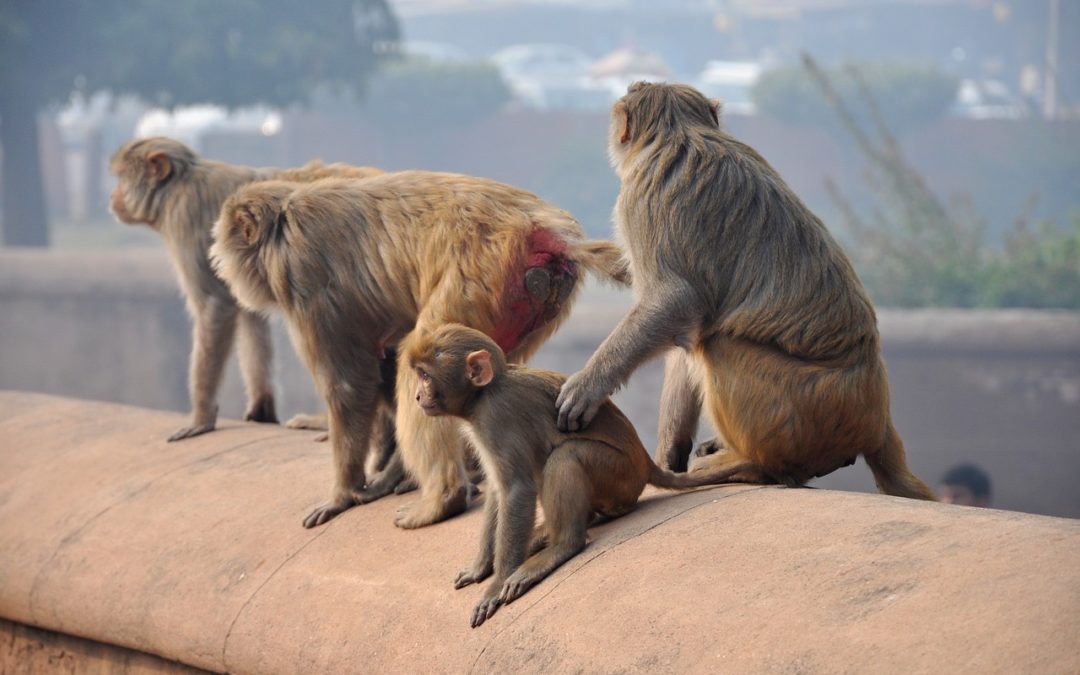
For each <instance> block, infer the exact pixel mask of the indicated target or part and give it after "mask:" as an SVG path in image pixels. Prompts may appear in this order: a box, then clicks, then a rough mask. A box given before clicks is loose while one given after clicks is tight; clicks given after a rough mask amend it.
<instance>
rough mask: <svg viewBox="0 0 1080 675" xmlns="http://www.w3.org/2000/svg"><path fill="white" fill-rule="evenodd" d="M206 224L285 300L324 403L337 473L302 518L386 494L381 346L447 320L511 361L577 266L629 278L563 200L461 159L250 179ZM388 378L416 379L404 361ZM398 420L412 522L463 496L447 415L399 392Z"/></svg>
mask: <svg viewBox="0 0 1080 675" xmlns="http://www.w3.org/2000/svg"><path fill="white" fill-rule="evenodd" d="M214 239H215V242H214V246H213V250H212V256H213V257H214V258H215V265H216V268H217V270H218V271H219V273H220V274H221V276H222V278H224V279H225V280H226V281H227V282H228V283H229V285H230V287H231V288H232V290H233V292H234V293H235V294H236V296H237V297H238V298H239V300H240V302H241V303H242V304H243V305H244V306H245V307H247V308H250V309H253V310H264V309H268V308H270V307H273V306H276V307H278V308H279V309H280V310H281V311H282V313H283V314H284V316H285V320H286V324H287V325H288V327H289V333H290V335H291V337H292V340H293V343H294V344H295V346H296V348H297V351H298V352H299V353H300V354H301V356H302V357H303V359H304V361H305V363H306V364H307V366H308V368H309V369H310V370H311V372H312V375H313V377H314V379H315V382H316V385H317V387H318V389H319V391H320V392H321V393H322V395H323V397H324V398H325V399H326V402H327V406H328V409H329V413H328V414H329V427H330V443H331V446H332V447H331V449H332V451H333V454H334V460H335V467H336V469H335V481H334V488H333V491H332V493H331V497H330V500H329V501H328V502H326V503H325V504H323V505H321V506H319V507H318V508H316V509H315V511H313V512H312V513H311V514H310V515H309V516H308V517H307V518H306V519H305V521H304V525H305V526H306V527H314V526H316V525H321V524H322V523H325V522H326V521H328V520H330V519H331V518H333V517H334V516H336V515H338V514H339V513H341V512H343V511H344V510H346V509H348V508H350V507H352V506H354V505H355V504H358V503H363V502H365V501H369V500H371V499H375V498H378V497H380V496H382V495H383V494H386V493H387V492H388V491H389V489H390V488H391V487H392V485H391V483H392V482H393V481H392V479H396V477H399V476H400V472H399V471H398V472H397V473H395V471H394V470H392V469H396V468H397V467H395V466H390V467H388V468H387V470H386V471H384V472H383V473H384V475H383V476H380V478H379V479H378V480H376V481H374V482H373V483H372V484H371V485H367V482H366V475H365V471H364V458H365V455H366V453H367V450H368V438H369V435H370V433H371V427H372V415H373V410H374V408H375V401H376V398H377V394H376V390H377V388H378V386H379V384H380V382H382V381H383V378H382V376H381V375H380V372H379V368H378V362H379V359H380V356H381V355H383V354H385V353H386V351H387V349H389V348H392V347H397V349H398V353H399V354H404V353H405V351H407V347H408V345H409V344H410V341H411V340H412V339H414V336H415V334H416V333H417V332H418V331H422V330H424V329H431V328H434V327H435V326H438V325H441V324H443V323H447V322H451V321H453V322H458V323H463V324H466V325H468V326H470V327H473V328H476V329H478V330H481V331H483V332H484V333H487V334H489V335H491V336H492V337H493V338H494V339H495V341H496V343H498V344H499V345H500V347H501V348H503V349H504V351H506V353H507V354H508V359H509V360H511V361H514V362H521V361H524V360H525V359H527V358H528V357H529V356H530V355H532V354H533V353H534V352H535V351H536V349H537V348H539V346H540V345H541V344H542V343H543V342H544V341H545V340H546V339H547V338H548V337H549V336H550V335H551V334H552V333H553V332H554V331H555V329H556V328H557V327H558V326H559V324H560V323H561V322H562V320H563V319H564V318H565V317H566V316H567V314H568V313H569V311H570V306H571V303H572V302H573V299H574V296H575V294H576V292H577V290H578V289H579V288H580V286H581V283H582V282H583V280H584V279H583V272H584V270H586V269H588V270H592V271H594V272H596V273H599V274H600V275H602V276H604V277H606V278H610V279H613V280H616V281H619V282H621V283H627V282H628V278H627V270H626V267H625V263H624V261H623V259H622V252H621V250H619V249H618V247H616V246H614V245H613V244H610V243H608V242H593V241H587V240H585V239H584V233H583V232H582V230H581V226H580V225H578V223H577V221H575V220H574V219H573V218H572V217H571V216H570V214H568V213H566V212H565V211H563V210H561V209H558V208H555V207H554V206H552V205H550V204H548V203H546V202H544V201H543V200H541V199H540V198H538V197H536V196H535V195H533V194H531V193H528V192H525V191H523V190H519V189H517V188H515V187H512V186H509V185H505V184H503V183H498V182H496V181H491V180H487V179H482V178H473V177H470V176H462V175H458V174H446V173H433V172H427V171H402V172H397V173H389V174H385V175H382V176H377V177H374V178H369V179H366V180H361V181H356V180H341V179H329V180H323V181H316V182H313V183H309V184H303V185H296V184H292V183H286V182H280V181H267V182H262V183H257V184H252V185H248V186H245V187H243V188H241V189H240V190H238V191H237V192H236V193H235V194H234V195H233V196H232V197H230V198H229V200H228V201H227V202H226V204H225V205H224V207H223V208H222V212H221V217H220V218H219V220H218V223H217V225H216V227H215V230H214ZM399 358H403V357H399ZM395 389H396V391H398V392H411V391H415V389H416V375H415V373H414V372H413V371H412V370H411V369H409V368H405V367H401V365H400V361H399V367H398V369H397V380H396V385H395ZM396 419H397V424H396V431H397V442H398V450H399V453H398V456H399V457H400V460H401V461H402V462H403V465H404V468H405V469H407V470H408V472H409V474H410V475H411V476H412V477H413V478H415V479H416V481H417V483H418V484H419V487H420V490H421V494H420V500H419V501H418V502H416V503H415V504H413V505H411V507H407V508H405V509H403V510H402V511H401V512H399V514H398V516H397V518H396V520H395V523H396V524H397V525H398V526H400V527H405V528H412V527H421V526H424V525H428V524H431V523H434V522H438V521H440V520H443V519H445V518H448V517H450V516H453V515H456V514H458V513H460V512H462V511H464V510H465V508H466V507H467V494H468V481H467V477H466V465H465V457H466V447H465V442H464V439H463V438H462V437H461V434H460V431H459V430H458V428H457V425H455V424H454V423H452V422H451V421H449V420H442V419H429V418H427V417H425V416H424V414H423V413H422V411H420V410H419V409H418V408H417V407H416V406H413V405H399V406H397V418H396Z"/></svg>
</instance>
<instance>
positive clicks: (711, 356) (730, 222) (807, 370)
mask: <svg viewBox="0 0 1080 675" xmlns="http://www.w3.org/2000/svg"><path fill="white" fill-rule="evenodd" d="M609 149H610V153H611V159H612V163H613V164H614V166H615V171H616V173H617V174H618V175H619V178H620V179H621V181H622V189H621V191H620V193H619V198H618V200H617V202H616V205H615V220H616V224H617V227H618V229H619V231H620V233H621V234H622V236H623V238H624V240H625V241H626V243H627V245H628V247H629V252H628V254H629V257H630V268H631V270H632V272H633V277H634V290H635V296H636V299H635V302H634V305H633V307H632V308H631V310H630V312H629V313H628V314H627V315H626V317H624V318H623V320H622V321H621V322H620V323H619V325H618V326H617V327H616V328H615V330H614V331H613V332H612V333H611V335H609V336H608V337H607V339H605V340H604V342H603V344H601V345H600V347H599V349H598V350H597V351H596V353H595V354H593V355H592V357H591V358H590V359H589V361H588V363H587V364H586V366H585V368H584V369H583V370H581V371H580V372H578V373H576V374H575V375H573V376H572V377H570V378H569V379H568V380H567V382H566V384H565V385H564V386H563V388H562V391H561V393H560V395H559V399H558V402H557V406H558V408H559V425H560V427H561V428H563V429H579V428H581V427H583V426H585V425H587V424H588V423H589V421H590V420H591V419H592V416H593V415H594V414H595V412H596V410H597V408H598V406H599V405H600V404H601V403H602V402H603V401H604V399H605V397H606V396H607V395H608V394H610V393H611V392H612V391H614V390H615V389H617V388H618V387H619V386H621V385H622V384H623V383H624V382H626V380H627V378H628V377H629V376H630V374H631V373H632V372H633V371H634V369H635V368H637V366H638V365H639V364H641V363H642V362H643V361H644V360H645V359H647V358H649V357H651V356H653V355H655V354H658V353H660V352H663V351H670V354H669V355H668V359H667V366H666V372H665V380H664V388H663V393H662V399H661V404H660V430H659V449H658V451H657V455H658V460H659V463H660V464H661V466H666V467H668V468H670V469H674V470H684V467H686V465H687V459H688V456H689V454H690V451H691V449H692V444H693V435H694V432H695V430H696V427H697V423H698V417H699V416H700V412H701V405H702V402H704V404H705V406H706V409H707V411H708V413H709V415H710V417H711V419H712V422H713V424H714V425H715V426H716V430H717V431H718V432H719V434H720V436H721V438H720V439H717V440H716V441H711V442H707V443H705V444H703V447H702V448H699V452H698V455H699V457H698V458H697V459H696V461H695V462H694V463H693V465H692V466H691V467H690V468H691V471H694V472H696V471H709V472H712V471H716V470H719V469H722V468H724V467H726V466H735V465H738V464H740V463H742V462H745V461H746V460H750V461H752V462H753V463H754V465H755V468H753V469H752V470H744V471H741V472H740V473H739V477H740V478H742V479H743V480H748V481H754V482H783V483H787V484H792V485H801V484H803V483H805V482H806V481H808V480H809V479H811V478H813V477H815V476H823V475H825V474H827V473H829V472H831V471H834V470H835V469H837V468H839V467H841V466H846V465H849V464H851V463H853V462H854V461H855V458H856V457H857V456H858V455H863V456H864V457H865V458H866V462H867V464H869V466H870V469H871V471H873V473H874V480H875V482H876V483H877V486H878V489H880V490H881V491H882V492H884V493H886V494H890V495H899V496H904V497H913V498H919V499H928V500H932V499H934V495H933V493H932V492H931V491H930V489H929V487H927V485H926V484H925V483H923V482H922V481H921V480H919V479H918V478H917V477H916V476H914V475H913V474H912V473H911V472H910V471H909V470H908V468H907V465H906V463H905V459H904V447H903V444H902V443H901V441H900V437H899V435H898V434H897V433H896V430H895V429H894V428H893V424H892V420H891V418H890V415H889V388H888V378H887V376H886V373H885V366H884V364H883V363H882V360H881V350H880V345H879V337H878V331H877V320H876V317H875V315H874V309H873V307H872V306H871V304H870V299H869V298H868V297H867V295H866V292H865V290H864V289H863V287H862V284H861V283H860V282H859V280H858V278H857V277H856V275H855V272H854V270H853V269H852V267H851V264H850V263H849V261H848V259H847V257H846V256H845V255H844V253H843V251H842V250H841V249H840V247H839V245H837V243H836V242H835V241H834V240H833V238H832V236H831V235H830V234H829V232H828V230H827V229H826V228H825V226H824V225H823V224H822V222H821V221H820V220H819V219H818V218H817V217H816V216H815V215H814V214H813V213H811V212H810V211H809V209H807V208H806V206H805V205H804V204H803V203H802V202H801V201H800V200H799V198H798V197H796V196H795V194H794V193H793V192H792V191H791V189H790V188H789V187H788V186H787V185H786V184H785V183H784V181H783V180H782V179H781V178H780V176H779V175H778V174H777V173H776V171H775V170H773V168H772V167H771V166H769V164H768V163H767V162H766V161H765V160H764V159H762V157H761V156H760V155H758V153H757V152H755V151H754V150H753V149H752V148H750V147H748V146H746V145H744V144H742V143H740V142H738V141H736V140H735V139H734V138H732V137H731V136H729V135H727V134H726V133H724V132H723V131H721V130H720V128H719V103H717V102H715V101H710V100H709V99H707V98H705V97H704V96H703V95H701V93H699V92H698V91H696V90H695V89H693V88H691V87H688V86H685V85H668V84H647V83H637V84H634V85H632V86H631V87H630V88H629V90H628V92H627V94H626V95H625V96H623V97H622V98H621V99H620V100H619V101H618V102H617V103H616V104H615V106H614V108H613V110H612V122H611V135H610V138H609ZM672 347H680V348H681V349H680V350H678V351H673V350H671V348H672ZM710 453H711V454H710Z"/></svg>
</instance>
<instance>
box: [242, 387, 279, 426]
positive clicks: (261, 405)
mask: <svg viewBox="0 0 1080 675" xmlns="http://www.w3.org/2000/svg"><path fill="white" fill-rule="evenodd" d="M244 421H245V422H263V423H266V424H277V423H278V418H277V412H276V411H275V410H274V397H273V396H272V395H270V394H263V395H262V396H260V397H259V398H257V399H255V400H254V401H252V403H251V406H250V407H249V408H248V409H247V412H245V413H244Z"/></svg>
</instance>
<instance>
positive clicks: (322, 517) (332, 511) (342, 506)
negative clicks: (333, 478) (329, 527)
mask: <svg viewBox="0 0 1080 675" xmlns="http://www.w3.org/2000/svg"><path fill="white" fill-rule="evenodd" d="M355 505H356V501H355V500H354V499H352V497H350V498H348V499H347V500H345V499H336V500H334V501H330V502H327V503H325V504H322V505H320V506H319V507H318V508H316V509H315V510H314V511H312V512H311V513H310V514H308V517H307V518H304V527H306V528H307V529H309V530H310V529H311V528H313V527H318V526H319V525H322V524H324V523H328V522H330V521H331V520H333V519H334V518H336V517H337V516H339V515H341V514H342V513H344V512H345V511H348V510H349V509H350V508H352V507H353V506H355Z"/></svg>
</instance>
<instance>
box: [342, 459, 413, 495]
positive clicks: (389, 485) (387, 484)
mask: <svg viewBox="0 0 1080 675" xmlns="http://www.w3.org/2000/svg"><path fill="white" fill-rule="evenodd" d="M395 466H396V468H395ZM404 481H405V474H404V471H403V470H401V468H400V464H397V465H391V467H388V468H387V469H386V470H384V471H383V472H382V473H380V474H379V476H378V477H377V478H376V479H375V480H373V481H372V482H371V483H369V484H368V485H367V487H365V488H364V489H363V490H361V491H359V492H353V499H355V500H356V503H357V504H370V503H371V502H373V501H375V500H376V499H382V498H383V497H385V496H387V495H389V494H392V493H397V488H398V486H399V485H401V483H402V482H404Z"/></svg>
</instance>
